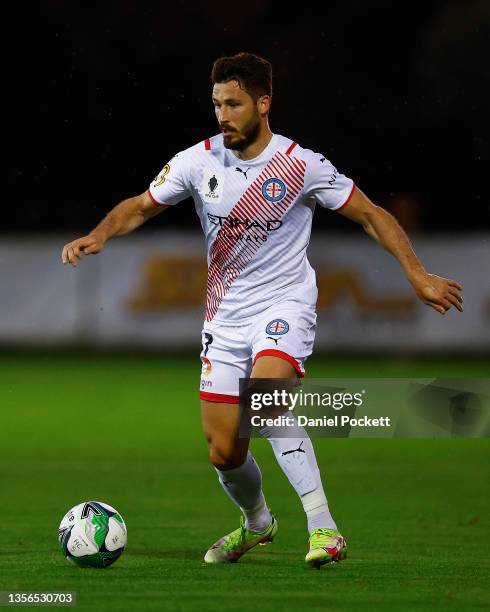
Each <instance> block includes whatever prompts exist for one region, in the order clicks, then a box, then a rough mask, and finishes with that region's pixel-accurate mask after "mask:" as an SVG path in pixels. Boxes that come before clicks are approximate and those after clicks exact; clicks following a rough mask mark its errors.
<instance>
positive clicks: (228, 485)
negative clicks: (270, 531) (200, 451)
mask: <svg viewBox="0 0 490 612" xmlns="http://www.w3.org/2000/svg"><path fill="white" fill-rule="evenodd" d="M215 470H216V472H217V473H218V478H219V481H220V483H221V486H222V487H223V489H224V490H225V491H226V494H227V495H228V497H229V498H230V499H231V500H232V501H233V502H234V503H235V504H236V505H237V506H238V507H239V508H240V510H241V511H242V512H243V515H244V516H245V525H246V527H247V529H249V530H250V531H258V532H260V531H265V530H266V529H267V527H268V526H269V525H270V522H271V514H270V512H269V509H268V508H267V504H266V503H265V498H264V494H263V493H262V474H261V473H260V469H259V466H258V465H257V463H256V462H255V459H254V458H253V455H252V453H250V452H249V453H248V455H247V459H246V460H245V463H244V464H243V465H241V466H240V467H237V468H233V469H232V470H218V468H215Z"/></svg>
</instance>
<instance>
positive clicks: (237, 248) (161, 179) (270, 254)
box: [148, 134, 354, 325]
mask: <svg viewBox="0 0 490 612" xmlns="http://www.w3.org/2000/svg"><path fill="white" fill-rule="evenodd" d="M148 191H149V194H150V196H151V197H152V198H153V200H154V201H155V202H156V203H157V204H169V205H174V204H177V203H178V202H180V201H181V200H184V199H185V198H187V197H192V198H193V200H194V204H195V208H196V211H197V214H198V215H199V218H200V220H201V225H202V228H203V230H204V235H205V239H206V246H207V253H208V283H207V291H206V321H211V320H213V321H217V322H220V323H223V324H227V323H228V324H229V325H232V324H234V323H236V322H237V321H240V320H247V319H250V318H251V317H254V316H256V315H257V314H259V313H260V312H262V311H263V310H264V309H265V308H267V307H268V306H270V305H271V304H274V303H276V302H278V301H280V300H284V299H288V300H290V299H292V300H295V301H298V303H299V304H304V305H308V306H311V307H314V306H315V304H316V300H317V293H318V292H317V288H316V278H315V272H314V271H313V269H312V267H311V265H310V263H309V262H308V259H307V257H306V249H307V247H308V243H309V240H310V232H311V223H312V219H313V213H314V210H315V204H316V202H318V203H319V204H320V205H321V206H323V207H325V208H330V209H331V210H338V209H339V208H341V207H342V206H343V205H345V204H346V203H347V201H348V200H349V199H350V197H351V195H352V193H353V191H354V183H353V182H352V180H351V179H349V178H347V177H346V176H344V175H343V174H340V173H339V172H337V170H336V169H335V168H334V166H333V165H332V164H331V163H330V162H329V161H328V160H327V159H326V158H325V157H324V156H323V155H320V154H319V153H314V152H313V151H311V150H309V149H303V148H302V147H300V146H299V145H298V144H297V143H295V142H294V141H292V140H290V139H289V138H285V137H284V136H279V135H278V134H274V135H273V136H272V138H271V140H270V142H269V144H268V145H267V147H266V148H265V149H264V150H263V151H262V153H261V154H260V155H258V156H257V157H255V158H253V159H247V160H241V159H238V158H237V157H236V156H235V155H234V153H233V152H232V151H231V150H229V149H226V148H225V146H224V144H223V135H222V134H218V135H217V136H214V137H213V138H210V139H206V140H205V141H203V142H200V143H199V144H197V145H195V146H193V147H190V148H189V149H186V150H185V151H182V152H181V153H178V154H177V155H176V156H175V157H174V158H173V159H171V160H170V162H169V163H168V164H166V166H165V167H164V168H163V170H162V171H161V172H160V174H159V175H158V176H157V177H156V178H155V180H154V181H153V182H152V183H151V185H150V188H149V190H148Z"/></svg>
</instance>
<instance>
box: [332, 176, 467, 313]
mask: <svg viewBox="0 0 490 612" xmlns="http://www.w3.org/2000/svg"><path fill="white" fill-rule="evenodd" d="M339 212H340V213H341V214H342V215H344V216H345V217H347V218H348V219H351V220H352V221H355V222H356V223H359V224H361V225H362V226H363V228H364V230H365V231H366V232H367V233H368V234H369V235H370V236H372V237H373V238H374V239H375V240H376V241H377V242H378V243H379V244H380V245H381V246H382V247H384V248H385V249H386V250H387V251H388V252H389V253H391V254H392V255H393V256H394V257H396V259H397V260H398V261H399V262H400V265H401V266H402V268H403V270H404V271H405V274H406V276H407V278H408V280H409V281H410V283H411V285H412V287H413V288H414V290H415V293H416V294H417V295H418V297H419V298H420V299H421V300H422V302H424V304H427V305H428V306H431V307H432V308H433V309H434V310H436V311H437V312H438V313H440V314H445V313H446V312H447V311H448V310H449V309H450V308H451V306H454V307H455V308H457V309H458V310H459V311H460V312H463V306H462V302H463V298H462V296H461V294H460V292H461V291H462V290H463V288H462V287H461V285H460V284H459V283H457V282H456V281H454V280H452V279H449V278H443V277H441V276H436V275H435V274H429V273H428V272H426V270H425V269H424V266H423V265H422V263H421V261H420V260H419V258H418V257H417V255H416V254H415V251H414V250H413V247H412V245H411V243H410V240H409V238H408V236H407V235H406V233H405V232H404V231H403V229H402V228H401V227H400V225H399V223H398V222H397V220H396V219H395V218H394V217H393V216H392V215H391V214H390V213H389V212H388V211H386V210H384V208H381V207H380V206H376V205H375V204H373V203H372V202H371V200H369V198H367V197H366V196H365V195H364V193H363V192H362V191H361V190H360V189H358V188H357V187H356V188H355V190H354V193H353V194H352V197H351V199H350V200H349V203H348V204H347V205H346V206H344V207H343V208H342V209H341V210H340V211H339Z"/></svg>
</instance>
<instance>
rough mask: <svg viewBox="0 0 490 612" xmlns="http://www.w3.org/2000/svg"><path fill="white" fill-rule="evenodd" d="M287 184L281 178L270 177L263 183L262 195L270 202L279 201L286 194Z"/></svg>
mask: <svg viewBox="0 0 490 612" xmlns="http://www.w3.org/2000/svg"><path fill="white" fill-rule="evenodd" d="M286 191H287V189H286V185H285V183H284V181H282V180H281V179H280V178H276V177H273V178H270V179H267V180H266V181H264V183H263V184H262V195H263V196H264V198H265V199H266V200H267V201H269V202H279V201H280V200H282V199H283V198H284V196H285V195H286Z"/></svg>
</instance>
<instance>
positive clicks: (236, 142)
mask: <svg viewBox="0 0 490 612" xmlns="http://www.w3.org/2000/svg"><path fill="white" fill-rule="evenodd" d="M259 134H260V119H259V116H258V114H257V115H256V116H254V117H253V118H252V120H251V121H250V123H249V124H248V125H246V126H245V127H244V128H242V130H241V134H240V135H238V138H237V134H236V132H232V133H231V134H228V135H227V136H223V143H224V145H225V147H226V148H227V149H233V150H234V151H243V150H244V149H246V148H247V147H248V146H250V145H251V144H252V143H254V142H255V141H256V140H257V138H258V136H259Z"/></svg>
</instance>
